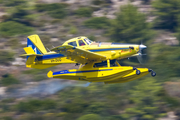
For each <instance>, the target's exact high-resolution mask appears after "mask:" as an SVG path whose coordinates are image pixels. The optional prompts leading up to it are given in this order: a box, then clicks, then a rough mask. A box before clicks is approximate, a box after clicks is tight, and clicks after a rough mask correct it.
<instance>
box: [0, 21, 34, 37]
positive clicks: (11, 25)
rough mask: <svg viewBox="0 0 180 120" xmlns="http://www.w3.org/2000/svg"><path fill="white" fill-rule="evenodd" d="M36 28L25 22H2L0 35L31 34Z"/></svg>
mask: <svg viewBox="0 0 180 120" xmlns="http://www.w3.org/2000/svg"><path fill="white" fill-rule="evenodd" d="M33 30H34V28H32V27H28V26H26V25H24V24H21V23H18V22H15V21H8V22H2V23H0V35H1V36H3V37H8V36H14V35H19V34H21V35H23V34H25V35H27V34H30V33H31V32H32V31H33Z"/></svg>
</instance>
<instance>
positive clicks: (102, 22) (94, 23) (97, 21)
mask: <svg viewBox="0 0 180 120" xmlns="http://www.w3.org/2000/svg"><path fill="white" fill-rule="evenodd" d="M84 25H85V26H87V27H89V28H95V29H103V28H107V27H108V26H109V25H110V22H109V20H108V18H106V17H93V18H90V19H88V20H86V21H85V22H84Z"/></svg>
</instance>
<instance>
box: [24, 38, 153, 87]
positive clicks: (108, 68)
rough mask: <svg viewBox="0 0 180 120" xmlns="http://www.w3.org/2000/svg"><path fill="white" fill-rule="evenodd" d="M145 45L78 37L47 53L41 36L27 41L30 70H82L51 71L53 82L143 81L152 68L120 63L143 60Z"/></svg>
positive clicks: (26, 50) (27, 65)
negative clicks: (71, 66)
mask: <svg viewBox="0 0 180 120" xmlns="http://www.w3.org/2000/svg"><path fill="white" fill-rule="evenodd" d="M146 48H147V47H146V46H145V45H142V44H141V45H136V44H124V43H106V42H93V41H91V40H89V39H88V38H87V37H85V36H80V37H76V38H73V39H70V40H67V41H66V42H64V44H63V45H61V46H58V47H54V48H53V49H52V50H51V51H50V52H47V51H46V49H45V47H44V45H43V43H42V42H41V40H40V38H39V36H38V35H31V36H28V38H27V47H25V48H24V50H25V52H26V54H23V55H21V56H26V57H27V61H26V67H29V68H37V69H45V68H49V67H52V66H56V65H59V64H67V63H74V64H76V65H80V66H79V69H70V70H61V71H57V72H52V71H49V72H48V74H47V76H48V77H49V78H61V79H70V80H80V81H88V82H104V83H108V84H111V83H123V82H128V81H132V80H135V79H138V78H141V77H143V76H145V75H147V74H148V73H150V72H151V75H152V76H153V77H154V76H156V73H155V72H154V71H153V70H151V69H148V68H135V67H131V66H121V65H120V64H119V63H118V62H117V60H120V59H124V58H128V57H132V56H140V55H142V54H141V50H143V49H146Z"/></svg>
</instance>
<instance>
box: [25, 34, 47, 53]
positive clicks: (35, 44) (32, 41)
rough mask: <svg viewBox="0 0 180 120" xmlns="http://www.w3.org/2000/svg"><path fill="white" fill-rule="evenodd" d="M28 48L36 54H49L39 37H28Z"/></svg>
mask: <svg viewBox="0 0 180 120" xmlns="http://www.w3.org/2000/svg"><path fill="white" fill-rule="evenodd" d="M27 47H31V48H32V49H33V50H34V52H35V53H36V54H45V53H47V51H46V49H45V47H44V45H43V43H42V41H41V39H40V38H39V36H38V35H31V36H28V38H27Z"/></svg>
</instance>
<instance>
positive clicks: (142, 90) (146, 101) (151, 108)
mask: <svg viewBox="0 0 180 120" xmlns="http://www.w3.org/2000/svg"><path fill="white" fill-rule="evenodd" d="M161 89H162V87H161V85H160V84H159V83H157V82H156V80H155V79H152V78H148V79H146V80H143V81H140V82H139V84H138V85H137V86H135V87H134V89H132V90H129V93H130V95H129V97H130V100H131V103H133V104H134V106H133V107H132V108H130V107H129V108H126V110H125V111H126V113H125V114H124V115H122V116H124V117H125V118H127V117H128V118H129V119H130V118H132V117H136V119H138V120H154V119H156V118H158V117H161V116H162V115H164V113H163V114H161V112H162V111H161V109H160V107H161V105H162V104H163V102H161V101H162V100H161V98H160V96H159V92H160V90H161Z"/></svg>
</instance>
